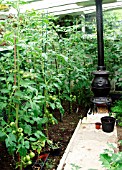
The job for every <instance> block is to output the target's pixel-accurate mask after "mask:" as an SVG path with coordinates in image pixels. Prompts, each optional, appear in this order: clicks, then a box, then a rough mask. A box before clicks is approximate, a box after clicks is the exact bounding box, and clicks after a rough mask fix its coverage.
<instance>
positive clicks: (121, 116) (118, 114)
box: [111, 100, 122, 126]
mask: <svg viewBox="0 0 122 170" xmlns="http://www.w3.org/2000/svg"><path fill="white" fill-rule="evenodd" d="M111 111H112V112H113V113H115V118H116V119H117V121H118V125H119V126H122V100H118V101H116V102H115V103H114V106H113V107H112V108H111Z"/></svg>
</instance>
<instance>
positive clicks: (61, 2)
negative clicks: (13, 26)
mask: <svg viewBox="0 0 122 170" xmlns="http://www.w3.org/2000/svg"><path fill="white" fill-rule="evenodd" d="M25 1H26V2H27V4H25V5H22V6H21V9H20V11H21V12H25V11H26V10H31V9H35V10H40V11H44V12H45V13H50V14H53V15H66V14H72V15H77V14H82V13H84V14H87V13H93V12H95V11H96V7H95V0H67V1H66V0H25ZM117 8H122V0H103V10H111V9H117ZM3 14H5V15H8V14H16V10H14V9H13V8H11V9H10V10H9V11H8V12H0V15H3Z"/></svg>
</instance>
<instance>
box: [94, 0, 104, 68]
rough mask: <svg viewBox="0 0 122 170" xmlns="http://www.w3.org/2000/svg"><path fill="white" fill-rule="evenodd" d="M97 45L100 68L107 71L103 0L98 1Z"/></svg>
mask: <svg viewBox="0 0 122 170" xmlns="http://www.w3.org/2000/svg"><path fill="white" fill-rule="evenodd" d="M96 22H97V44H98V68H97V70H105V69H106V68H105V66H104V41H103V13H102V0H96Z"/></svg>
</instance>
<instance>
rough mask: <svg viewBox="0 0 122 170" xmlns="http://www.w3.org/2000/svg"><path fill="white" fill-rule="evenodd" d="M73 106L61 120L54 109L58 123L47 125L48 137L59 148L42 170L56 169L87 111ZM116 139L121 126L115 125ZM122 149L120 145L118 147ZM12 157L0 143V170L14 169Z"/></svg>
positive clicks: (28, 169)
mask: <svg viewBox="0 0 122 170" xmlns="http://www.w3.org/2000/svg"><path fill="white" fill-rule="evenodd" d="M76 110H77V108H75V109H74V110H73V112H72V113H70V114H69V112H68V111H67V112H65V114H64V116H63V119H62V121H60V114H59V112H58V111H55V113H54V114H55V117H56V118H57V120H58V124H55V125H53V126H50V127H49V138H50V139H51V140H52V141H53V142H55V143H57V142H58V143H59V144H60V146H61V148H60V152H59V155H56V156H54V155H53V154H51V153H50V154H49V157H48V161H47V162H46V164H45V167H44V168H43V170H56V168H57V165H58V164H59V161H60V159H61V157H62V155H63V153H64V151H65V149H66V147H67V144H68V143H69V140H70V139H71V137H72V134H73V132H74V130H75V128H76V126H77V124H78V122H79V119H80V118H81V117H84V116H85V115H86V113H87V111H88V110H87V109H85V108H83V107H81V108H79V109H78V110H77V112H76ZM117 133H118V139H119V140H120V139H121V140H122V127H117ZM120 150H121V151H122V147H120ZM12 164H13V159H12V157H11V156H9V155H8V153H7V150H6V148H5V145H4V143H0V170H14V168H12ZM31 169H32V168H30V167H28V168H26V170H31Z"/></svg>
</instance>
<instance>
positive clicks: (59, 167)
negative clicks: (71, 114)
mask: <svg viewBox="0 0 122 170" xmlns="http://www.w3.org/2000/svg"><path fill="white" fill-rule="evenodd" d="M81 123H82V122H81V119H80V120H79V122H78V124H77V127H76V129H75V131H74V133H73V135H72V138H71V139H70V141H69V144H68V146H67V148H66V150H65V152H64V154H63V157H62V158H61V160H60V163H59V165H58V167H57V170H63V167H64V166H65V165H64V163H65V160H66V158H67V156H68V153H69V150H70V147H71V145H72V142H73V140H74V138H75V136H76V134H77V131H78V129H79V127H80V125H81Z"/></svg>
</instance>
